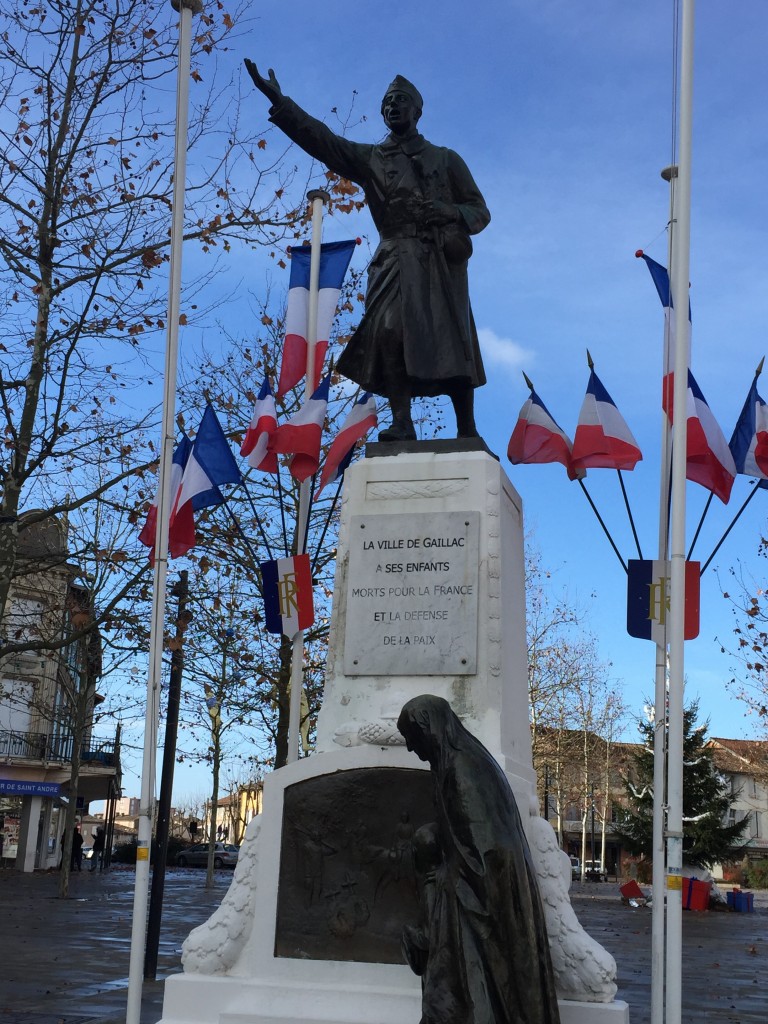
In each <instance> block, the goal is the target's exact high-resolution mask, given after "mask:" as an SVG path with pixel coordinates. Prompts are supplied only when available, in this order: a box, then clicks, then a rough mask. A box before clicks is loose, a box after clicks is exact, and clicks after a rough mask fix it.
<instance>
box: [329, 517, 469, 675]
mask: <svg viewBox="0 0 768 1024" xmlns="http://www.w3.org/2000/svg"><path fill="white" fill-rule="evenodd" d="M479 531H480V513H479V512H477V511H474V512H439V513H435V514H432V513H426V512H422V513H415V514H413V515H368V516H353V517H352V521H351V530H350V544H349V576H348V585H347V624H346V630H345V637H344V672H345V673H346V674H347V675H352V676H354V675H416V676H419V675H470V674H473V673H474V672H476V671H477V609H478V603H477V589H478V574H479V569H478V558H479Z"/></svg>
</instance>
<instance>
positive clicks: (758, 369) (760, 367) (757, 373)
mask: <svg viewBox="0 0 768 1024" xmlns="http://www.w3.org/2000/svg"><path fill="white" fill-rule="evenodd" d="M764 362H765V356H763V358H762V359H761V360H760V362H759V364H758V367H757V369H756V370H755V376H756V377H759V376H760V374H761V373H762V372H763V363H764Z"/></svg>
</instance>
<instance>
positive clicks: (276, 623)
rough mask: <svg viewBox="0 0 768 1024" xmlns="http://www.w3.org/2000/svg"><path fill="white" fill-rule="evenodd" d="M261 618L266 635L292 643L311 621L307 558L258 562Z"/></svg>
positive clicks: (310, 588) (313, 614)
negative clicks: (264, 624) (275, 636)
mask: <svg viewBox="0 0 768 1024" xmlns="http://www.w3.org/2000/svg"><path fill="white" fill-rule="evenodd" d="M261 580H262V584H263V590H264V618H265V623H266V627H267V632H269V633H282V634H283V635H284V636H286V637H288V639H289V640H292V639H293V638H294V636H296V634H297V633H298V632H299V631H300V630H302V629H309V627H310V626H311V625H312V623H313V622H314V621H315V609H314V601H313V597H312V572H311V568H310V564H309V555H307V554H303V555H293V556H292V557H290V558H272V559H270V561H268V562H262V563H261Z"/></svg>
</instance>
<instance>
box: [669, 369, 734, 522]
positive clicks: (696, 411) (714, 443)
mask: <svg viewBox="0 0 768 1024" xmlns="http://www.w3.org/2000/svg"><path fill="white" fill-rule="evenodd" d="M670 397H671V396H670ZM687 402H688V408H687V414H688V427H687V436H688V459H687V464H686V470H685V475H686V477H687V479H688V480H692V481H693V482H694V483H696V484H701V486H702V487H706V489H707V490H708V491H712V493H713V494H715V495H717V497H718V498H719V499H720V501H722V502H723V504H726V505H727V504H728V499H729V498H730V496H731V488H732V487H733V481H734V480H735V479H736V463H735V462H734V459H733V455H732V454H731V449H730V448H729V447H728V442H727V441H726V440H725V435H724V434H723V432H722V430H721V429H720V426H719V424H718V422H717V420H716V419H715V417H714V416H713V415H712V410H711V409H710V408H709V406H708V405H707V400H706V399H705V398H704V395H703V394H702V392H701V388H700V387H699V385H698V384H697V383H696V381H695V379H694V376H693V374H692V373H691V371H690V370H689V371H688V400H687ZM673 414H674V407H673V405H672V404H670V407H669V410H668V413H667V415H668V416H669V421H670V423H672V422H673Z"/></svg>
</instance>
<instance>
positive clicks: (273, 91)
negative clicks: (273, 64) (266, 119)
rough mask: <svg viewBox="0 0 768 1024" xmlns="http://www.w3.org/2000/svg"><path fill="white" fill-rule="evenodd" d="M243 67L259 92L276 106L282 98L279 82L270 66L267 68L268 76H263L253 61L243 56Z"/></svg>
mask: <svg viewBox="0 0 768 1024" xmlns="http://www.w3.org/2000/svg"><path fill="white" fill-rule="evenodd" d="M245 67H246V69H247V71H248V74H249V75H250V76H251V79H252V80H253V84H254V85H255V86H256V88H257V89H258V90H259V91H260V92H263V93H264V95H265V96H266V97H267V99H268V100H269V102H270V103H271V104H272V106H273V107H274V106H276V105H277V104H278V103H279V102H280V100H281V99H282V98H283V93H282V90H281V89H280V83H279V82H278V80H277V79H276V78H275V72H274V71H273V70H272V68H270V69H269V77H268V78H264V76H263V75H261V74H259V69H258V68H257V67H256V65H255V64H254V62H253V61H252V60H249V59H248V58H247V57H246V58H245Z"/></svg>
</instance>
